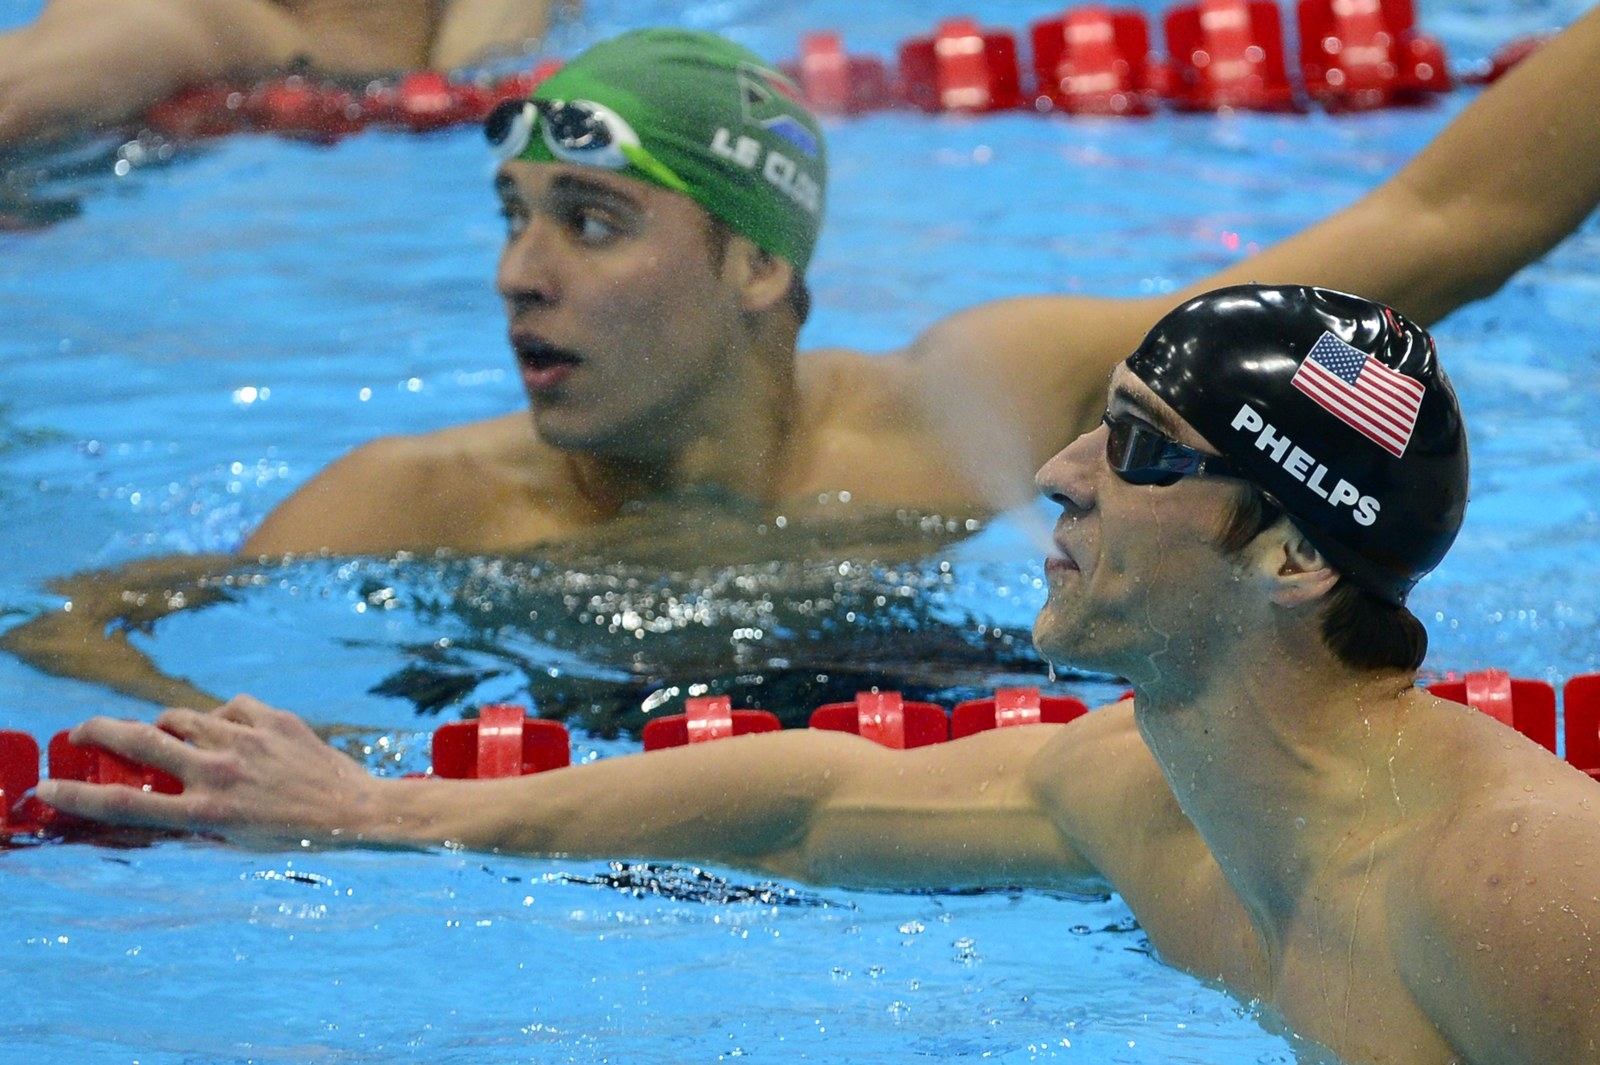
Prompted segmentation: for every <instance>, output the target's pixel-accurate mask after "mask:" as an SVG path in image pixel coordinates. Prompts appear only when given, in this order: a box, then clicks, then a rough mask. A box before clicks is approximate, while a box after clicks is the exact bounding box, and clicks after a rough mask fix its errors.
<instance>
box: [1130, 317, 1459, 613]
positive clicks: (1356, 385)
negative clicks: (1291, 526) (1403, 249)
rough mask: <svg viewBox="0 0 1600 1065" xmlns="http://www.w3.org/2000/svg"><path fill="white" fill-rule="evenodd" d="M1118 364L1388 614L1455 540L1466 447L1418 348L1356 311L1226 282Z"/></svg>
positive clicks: (1410, 330) (1404, 328)
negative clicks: (1123, 363)
mask: <svg viewBox="0 0 1600 1065" xmlns="http://www.w3.org/2000/svg"><path fill="white" fill-rule="evenodd" d="M1127 365H1128V369H1130V370H1132V371H1133V373H1134V375H1135V376H1136V377H1138V378H1139V379H1140V380H1141V381H1143V382H1144V383H1145V384H1147V385H1149V386H1150V388H1151V389H1152V390H1153V391H1154V392H1155V394H1156V395H1158V396H1160V397H1161V398H1162V399H1163V400H1165V401H1166V403H1167V404H1168V405H1169V406H1171V407H1172V409H1173V410H1175V411H1176V412H1177V413H1178V414H1179V415H1180V416H1181V417H1182V418H1183V420H1184V421H1186V422H1188V423H1189V424H1190V425H1191V426H1193V427H1194V429H1195V431H1196V432H1198V433H1199V434H1200V435H1201V436H1203V437H1205V438H1206V440H1207V441H1208V442H1209V443H1210V444H1211V445H1212V446H1213V447H1215V448H1216V449H1217V450H1218V451H1220V452H1221V453H1222V454H1223V455H1225V456H1226V457H1227V458H1228V459H1229V460H1231V461H1232V462H1233V463H1235V464H1236V465H1238V466H1240V467H1241V468H1242V469H1243V470H1244V471H1246V473H1247V474H1248V475H1249V477H1250V478H1251V480H1253V481H1254V482H1255V483H1256V484H1257V485H1259V486H1260V487H1261V488H1262V489H1264V490H1265V491H1267V492H1268V493H1270V494H1271V495H1273V496H1274V497H1276V499H1277V500H1278V502H1279V503H1281V504H1282V506H1283V508H1284V510H1285V511H1286V512H1287V513H1288V515H1289V517H1290V519H1291V520H1292V521H1293V522H1294V523H1295V525H1296V526H1298V527H1299V529H1300V530H1301V531H1302V532H1303V533H1305V535H1306V538H1307V539H1308V540H1310V541H1311V542H1312V544H1314V545H1315V546H1316V548H1317V550H1318V551H1321V552H1322V554H1323V555H1324V556H1325V557H1326V558H1327V559H1328V561H1329V562H1331V563H1332V564H1333V565H1334V567H1335V568H1336V569H1338V570H1339V571H1340V572H1341V573H1343V574H1344V575H1345V576H1347V577H1349V579H1350V580H1352V581H1354V582H1355V583H1356V584H1357V585H1359V586H1360V587H1362V588H1364V589H1366V590H1367V591H1369V592H1371V593H1372V594H1373V595H1375V596H1377V597H1378V598H1379V599H1382V600H1383V601H1384V602H1387V603H1391V604H1393V605H1396V606H1399V605H1401V604H1403V603H1404V602H1405V599H1406V595H1407V593H1409V592H1410V591H1411V589H1412V587H1413V586H1414V585H1415V584H1416V583H1417V581H1418V580H1420V579H1421V578H1422V576H1423V574H1425V573H1427V572H1428V571H1429V570H1431V569H1433V567H1435V566H1437V565H1438V564H1439V560H1440V559H1442V558H1444V555H1445V552H1446V551H1448V550H1449V549H1450V545H1451V543H1453V542H1454V541H1455V538H1456V533H1457V532H1458V531H1459V530H1460V528H1461V518H1462V515H1463V513H1464V512H1465V511H1466V506H1467V440H1466V429H1465V427H1464V426H1463V425H1462V422H1461V408H1460V406H1459V404H1458V403H1457V402H1456V394H1455V390H1454V389H1453V388H1451V387H1450V381H1449V379H1448V378H1447V377H1445V374H1444V370H1443V369H1441V368H1440V366H1439V358H1438V353H1437V351H1436V350H1435V349H1434V344H1433V338H1432V337H1430V336H1429V335H1428V334H1427V333H1426V332H1425V331H1424V330H1423V329H1422V328H1421V327H1419V326H1417V325H1415V324H1414V323H1412V322H1410V321H1407V320H1406V319H1405V318H1403V317H1401V316H1400V315H1399V314H1397V313H1396V312H1394V311H1392V310H1390V309H1389V308H1388V307H1384V306H1382V305H1381V304H1377V303H1373V302H1372V301H1371V300H1365V299H1362V298H1361V297H1359V296H1350V295H1346V294H1345V293H1342V292H1332V291H1329V290H1327V289H1320V288H1307V287H1299V286H1283V287H1274V286H1266V285H1239V286H1236V287H1233V288H1224V289H1218V290H1217V291H1215V292H1208V293H1206V294H1205V295H1202V296H1197V297H1196V298H1194V299H1192V300H1190V301H1189V302H1187V303H1185V304H1183V305H1182V306H1181V307H1179V308H1178V309H1176V310H1174V311H1172V312H1171V313H1169V314H1168V315H1167V316H1166V317H1164V318H1162V319H1161V321H1159V322H1157V323H1156V326H1155V328H1154V329H1152V330H1151V331H1150V333H1149V334H1148V335H1147V336H1146V337H1145V339H1144V342H1143V343H1142V344H1140V345H1139V349H1138V350H1137V351H1135V352H1134V353H1133V354H1132V355H1130V356H1128V362H1127Z"/></svg>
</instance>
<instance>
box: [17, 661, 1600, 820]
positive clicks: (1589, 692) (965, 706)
mask: <svg viewBox="0 0 1600 1065" xmlns="http://www.w3.org/2000/svg"><path fill="white" fill-rule="evenodd" d="M1427 690H1428V691H1429V692H1430V693H1432V694H1433V695H1436V696H1438V697H1439V698H1442V699H1449V700H1451V701H1454V702H1460V703H1462V704H1464V705H1467V706H1471V707H1474V708H1476V709H1477V710H1479V711H1481V712H1483V713H1486V714H1488V715H1490V716H1492V717H1495V718H1496V719H1498V720H1499V721H1501V722H1502V723H1504V724H1507V725H1509V726H1510V727H1512V728H1515V729H1516V730H1517V731H1518V732H1521V733H1522V734H1523V735H1525V736H1527V737H1528V738H1529V739H1530V740H1532V741H1533V742H1535V743H1538V744H1539V745H1540V746H1542V747H1544V748H1545V749H1546V750H1548V751H1551V752H1552V753H1554V752H1555V751H1556V693H1555V689H1554V688H1553V687H1552V686H1551V685H1550V684H1548V683H1546V682H1545V681H1542V680H1530V679H1524V678H1520V677H1512V676H1510V675H1509V674H1508V673H1506V672H1505V671H1504V670H1480V671H1476V672H1472V673H1468V674H1466V675H1465V676H1464V677H1461V678H1459V679H1448V680H1442V681H1436V682H1434V683H1433V684H1430V685H1428V686H1427ZM1561 699H1562V702H1563V704H1564V715H1565V728H1564V730H1563V737H1564V741H1565V757H1566V760H1567V761H1568V762H1569V763H1571V764H1572V765H1573V766H1574V767H1576V768H1578V769H1580V770H1582V771H1584V772H1586V773H1588V774H1589V775H1590V776H1591V777H1594V778H1596V779H1600V673H1591V674H1582V675H1579V676H1574V677H1572V678H1570V679H1569V680H1568V681H1567V682H1566V684H1565V686H1564V687H1563V689H1562V692H1561ZM1086 713H1088V707H1087V705H1086V704H1085V703H1083V702H1082V701H1081V700H1078V699H1074V698H1071V697H1070V696H1051V695H1041V694H1040V693H1039V691H1038V689H1036V688H1000V689H997V690H996V691H995V693H994V695H993V696H990V697H987V698H982V699H970V700H967V701H965V702H962V703H958V704H957V705H956V706H955V708H954V710H953V711H952V712H950V713H948V714H947V713H946V712H945V710H944V708H943V707H941V706H939V705H937V704H935V703H926V702H914V701H910V700H906V699H904V698H902V697H901V695H900V693H899V692H893V691H888V692H862V693H860V694H859V695H857V696H856V698H855V700H854V701H852V702H848V703H829V704H826V705H823V706H820V707H818V708H817V709H816V710H815V711H814V712H813V713H812V715H811V719H810V727H811V728H815V729H827V730H832V731H837V732H850V733H854V734H856V735H858V736H862V737H863V738H866V739H869V740H872V741H873V742H875V743H879V744H881V745H883V746H885V747H890V748H893V749H896V750H909V749H911V748H914V747H922V746H927V745H929V744H935V743H944V742H946V741H947V740H952V739H962V738H964V737H966V736H971V735H973V734H975V733H978V732H984V731H987V730H990V729H995V728H1013V727H1021V726H1027V725H1033V724H1065V723H1068V722H1071V721H1074V720H1076V719H1077V718H1079V717H1082V716H1083V715H1084V714H1086ZM780 728H781V725H780V723H779V720H778V718H777V716H776V715H774V714H771V713H769V712H767V711H765V710H736V709H734V708H733V705H732V700H731V699H729V697H728V696H725V695H720V696H703V697H695V698H691V699H688V700H686V703H685V711H684V713H682V714H678V715H674V716H671V717H664V718H655V719H652V720H651V721H650V722H648V723H647V724H646V725H645V728H644V734H643V743H644V749H645V750H646V751H657V750H662V749H664V748H668V747H682V746H685V745H688V744H696V743H706V742H714V741H716V740H720V739H726V738H730V737H733V736H743V735H748V734H750V733H756V732H776V731H778V730H779V729H780ZM39 754H40V751H39V745H38V743H37V742H36V741H35V740H34V738H33V737H32V736H30V735H28V734H27V733H25V732H17V731H12V730H0V844H3V843H5V842H6V841H7V840H9V839H15V838H19V837H36V838H59V837H71V838H80V837H82V838H93V839H98V838H102V837H108V838H109V837H114V836H115V835H116V830H114V829H111V828H110V827H109V826H101V825H95V824H93V823H92V822H87V821H83V820H80V819H77V818H73V817H70V816H68V815H66V814H63V813H61V812H60V811H58V810H55V809H53V808H51V807H49V806H47V805H45V804H44V803H43V802H41V801H39V799H38V798H37V797H36V796H35V795H34V794H33V790H34V788H35V787H37V785H38V783H39ZM48 762H49V775H50V776H51V777H52V778H54V779H58V780H81V781H86V782H88V783H93V784H118V785H122V786H124V787H134V788H140V789H143V790H146V791H155V792H161V793H163V794H169V795H176V794H180V793H181V792H182V790H183V785H182V782H180V781H179V780H177V779H176V778H175V777H173V776H171V775H170V774H167V773H164V772H162V771H160V770H158V769H153V768H151V767H149V766H144V765H140V764H138V763H136V762H132V761H129V760H128V759H125V758H122V757H120V756H118V755H115V754H112V753H111V752H109V751H105V750H101V749H99V748H96V747H84V746H79V745H77V744H74V743H72V742H71V741H70V740H68V739H67V733H65V732H60V733H57V734H56V735H55V736H54V737H52V739H51V741H50V743H49V745H48ZM570 763H571V742H570V739H569V736H568V733H567V729H566V727H565V726H564V725H562V724H561V723H560V722H556V721H546V720H543V719H540V718H530V717H528V716H527V714H526V713H525V712H524V710H523V709H522V708H521V707H519V706H508V705H494V706H486V707H484V708H483V709H482V710H480V711H479V714H478V717H477V718H476V719H474V720H468V721H456V722H451V723H449V724H446V725H441V726H440V727H439V728H438V729H437V730H435V732H434V734H433V765H432V768H431V770H430V771H429V773H427V774H417V775H423V776H433V777H439V778H445V779H455V780H489V779H493V778H502V777H513V776H526V775H529V774H533V773H542V772H546V771H549V770H552V769H560V768H562V767H565V766H567V765H569V764H570Z"/></svg>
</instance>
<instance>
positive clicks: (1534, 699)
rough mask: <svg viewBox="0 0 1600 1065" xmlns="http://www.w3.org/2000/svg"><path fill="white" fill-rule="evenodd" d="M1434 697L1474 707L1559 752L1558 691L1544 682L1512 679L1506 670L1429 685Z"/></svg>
mask: <svg viewBox="0 0 1600 1065" xmlns="http://www.w3.org/2000/svg"><path fill="white" fill-rule="evenodd" d="M1428 691H1429V693H1430V694H1433V695H1437V696H1438V697H1439V698H1441V699H1448V700H1450V701H1451V702H1453V703H1462V704H1464V705H1466V706H1470V707H1473V708H1474V709H1477V710H1479V711H1481V712H1483V713H1485V714H1488V715H1489V716H1490V717H1492V718H1494V719H1495V720H1496V721H1499V722H1500V723H1501V724H1502V725H1505V726H1506V727H1508V728H1514V729H1516V730H1517V731H1518V732H1520V733H1522V734H1523V735H1524V736H1526V737H1528V738H1529V739H1530V740H1532V741H1533V742H1535V743H1537V744H1538V745H1539V746H1541V747H1543V748H1544V749H1545V750H1547V751H1549V752H1550V753H1551V754H1554V753H1556V692H1555V689H1554V688H1553V687H1551V686H1550V685H1549V684H1547V683H1545V682H1544V681H1542V680H1525V679H1523V678H1521V677H1512V676H1511V675H1510V674H1509V673H1507V672H1506V671H1505V670H1503V669H1485V670H1479V671H1477V672H1473V673H1468V674H1467V675H1466V676H1464V677H1462V678H1461V679H1460V680H1441V681H1435V682H1434V683H1432V684H1430V685H1428Z"/></svg>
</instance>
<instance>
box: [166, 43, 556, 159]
mask: <svg viewBox="0 0 1600 1065" xmlns="http://www.w3.org/2000/svg"><path fill="white" fill-rule="evenodd" d="M560 65H561V64H560V62H559V61H557V60H547V61H545V62H543V63H541V64H539V65H538V66H537V67H535V68H534V69H533V70H531V71H528V72H526V73H522V74H517V75H514V76H512V77H508V78H502V79H500V80H498V81H494V82H477V81H462V80H457V79H453V78H451V77H449V76H448V75H445V74H441V73H438V72H436V71H426V70H425V71H417V72H414V73H411V74H407V75H405V76H404V77H402V78H400V79H399V80H397V81H374V82H371V83H370V84H368V85H366V86H365V87H364V88H352V87H351V86H348V85H342V84H339V83H336V82H327V81H318V80H315V79H312V78H306V77H302V76H300V75H290V76H289V77H285V78H280V79H277V80H275V81H269V82H263V83H261V84H259V85H254V86H248V87H241V86H237V85H216V84H209V85H196V86H192V87H190V88H187V89H183V90H181V91H180V92H178V93H176V94H174V95H173V96H171V97H169V98H167V99H166V100H163V101H161V102H160V103H158V104H155V105H154V106H153V107H151V108H150V109H149V110H148V111H146V112H145V116H144V124H145V125H146V126H148V127H149V128H150V129H151V130H152V131H154V132H155V133H158V134H161V135H162V136H165V137H170V138H173V139H177V140H198V139H203V138H206V137H218V136H222V135H223V134H227V133H244V132H254V133H275V134H278V135H279V136H284V137H290V138H295V139H300V140H311V141H316V142H319V143H331V142H333V141H337V140H339V139H340V138H342V137H346V136H349V135H351V134H353V133H358V132H360V131H361V130H364V129H368V128H378V129H393V130H403V131H408V132H412V133H428V132H432V131H434V130H440V129H447V128H450V127H453V126H459V125H462V124H465V123H471V122H482V121H483V120H484V118H485V117H487V116H488V114H489V112H490V111H492V110H494V108H495V106H496V105H497V104H499V103H501V102H502V101H504V100H518V99H522V98H524V97H526V96H527V95H528V94H529V93H531V92H533V90H534V89H535V88H536V87H537V86H538V84H539V82H541V81H543V80H544V79H545V78H547V77H549V76H550V75H551V74H552V73H554V72H555V71H556V70H557V69H559V68H560Z"/></svg>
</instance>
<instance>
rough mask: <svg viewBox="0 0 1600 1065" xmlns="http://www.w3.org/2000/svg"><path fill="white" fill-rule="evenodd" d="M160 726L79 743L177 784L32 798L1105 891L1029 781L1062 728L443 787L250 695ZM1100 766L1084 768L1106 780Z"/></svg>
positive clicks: (663, 758) (261, 832)
mask: <svg viewBox="0 0 1600 1065" xmlns="http://www.w3.org/2000/svg"><path fill="white" fill-rule="evenodd" d="M158 725H159V726H160V727H159V728H158V727H155V726H151V725H143V724H136V723H132V722H126V721H114V720H110V719H107V718H97V719H95V720H93V721H90V722H87V723H85V724H84V725H82V726H80V727H79V728H78V729H76V730H74V732H73V740H74V741H75V742H78V743H93V744H97V745H100V746H105V747H108V748H111V749H113V750H116V751H118V752H119V753H122V754H124V755H127V756H128V757H131V758H134V759H136V760H138V761H140V762H143V763H145V764H148V765H153V766H156V767H158V768H162V769H165V770H167V771H168V772H171V773H173V774H175V775H176V776H178V777H179V778H180V779H181V780H182V781H183V782H184V792H183V794H181V795H161V794H156V793H149V792H140V791H136V790H134V789H131V788H126V787H121V786H116V785H106V786H97V785H89V784H79V783H75V782H69V781H48V782H44V783H41V785H40V790H39V795H40V797H41V798H42V799H44V800H45V801H46V802H49V803H51V804H52V805H55V806H58V807H60V808H62V809H65V810H67V811H69V812H71V813H76V814H79V815H83V816H88V817H92V818H96V819H99V820H107V821H114V822H120V823H134V824H148V825H163V826H167V827H179V828H190V829H200V830H205V831H212V832H218V833H220V834H222V835H225V836H228V837H231V838H236V839H242V840H252V841H275V842H285V841H292V842H298V841H300V840H302V839H309V840H312V841H315V842H322V843H328V844H343V845H365V846H392V845H428V844H440V843H446V842H450V843H455V844H459V845H463V846H466V847H469V848H473V849H479V850H501V851H514V852H520V853H532V854H561V855H574V856H595V857H600V856H604V857H620V856H634V857H651V858H663V859H674V860H685V861H704V862H717V863H725V864H730V865H736V866H740V867H744V868H749V869H756V870H761V871H764V872H768V873H772V874H775V875H781V876H787V877H795V878H799V879H804V880H811V881H822V882H828V883H840V884H854V885H864V886H877V887H967V886H982V885H1017V886H1045V887H1052V888H1061V889H1071V890H1078V891H1098V890H1104V889H1105V887H1106V885H1105V884H1104V882H1103V879H1102V878H1101V877H1100V875H1099V874H1098V873H1097V872H1096V871H1095V870H1094V868H1092V867H1091V866H1090V865H1089V864H1088V863H1087V862H1086V861H1085V860H1084V859H1083V858H1082V857H1081V856H1080V855H1079V853H1078V851H1077V849H1076V848H1075V846H1074V845H1073V843H1072V842H1071V841H1070V840H1069V839H1068V838H1067V836H1066V835H1065V834H1064V833H1063V832H1062V830H1061V827H1060V825H1059V824H1058V823H1057V817H1056V814H1055V812H1054V811H1053V810H1052V804H1051V803H1050V802H1048V801H1047V800H1046V798H1045V794H1046V792H1047V790H1048V785H1046V784H1043V783H1042V782H1044V781H1047V780H1049V779H1052V778H1053V777H1055V776H1056V775H1057V772H1058V771H1059V768H1060V767H1059V764H1058V763H1059V762H1060V761H1061V760H1062V759H1063V758H1064V752H1068V751H1070V750H1071V748H1072V740H1073V736H1072V729H1073V726H1033V727H1029V728H1019V729H1003V730H996V731H994V732H990V733H984V734H982V735H979V736H975V737H972V738H970V739H965V740H961V741H959V742H956V743H948V744H940V745H936V746H933V747H924V748H920V749H917V750H912V751H891V750H888V749H886V748H882V747H879V746H878V745H876V744H873V743H871V742H869V741H866V740H862V739H859V738H858V737H855V736H850V735H846V734H843V733H831V732H821V731H814V730H809V729H794V730H789V731H785V732H780V733H769V734H766V735H755V736H744V737H740V738H738V739H732V740H719V741H717V742H714V743H707V744H695V745H692V746H689V747H681V748H675V749H672V750H667V751H657V752H652V753H650V754H643V755H633V756H627V757H621V758H611V759H603V760H601V761H599V762H594V763H590V764H588V765H582V766H574V767H571V768H568V769H559V770H554V771H551V772H546V773H540V774H537V775H534V776H528V777H514V778H508V779H502V780H486V781H451V780H400V779H380V778H376V777H373V776H371V775H369V774H368V773H367V772H366V771H365V770H364V769H362V768H361V767H360V766H358V765H357V764H356V763H355V762H353V761H351V760H350V759H348V758H346V757H345V756H344V755H342V754H339V753H338V752H336V751H334V750H333V749H332V748H331V747H328V746H327V745H326V744H324V743H322V742H321V741H320V740H318V739H317V738H316V736H315V735H314V734H312V732H311V730H310V729H309V728H308V727H307V726H306V724H305V723H304V722H303V721H301V720H300V719H299V718H297V717H295V716H294V715H292V714H288V713H285V712H283V711H279V710H273V709H271V708H270V707H267V706H266V705H264V704H262V703H260V702H257V701H256V700H253V699H250V698H248V697H239V698H236V699H234V700H233V701H231V702H229V703H228V704H227V705H226V706H224V707H223V708H222V709H220V710H218V711H215V712H214V713H210V714H200V713H196V712H193V711H188V710H172V711H168V712H167V713H165V714H163V715H162V717H161V718H160V719H159V721H158ZM163 730H167V731H163ZM1030 767H1034V768H1032V769H1031V770H1030ZM1046 768H1048V769H1049V771H1048V772H1046V771H1045V770H1046ZM1114 768H1115V767H1114V766H1111V765H1106V764H1099V765H1097V767H1096V772H1097V773H1099V774H1104V775H1105V776H1106V777H1107V778H1108V779H1111V778H1113V777H1114V772H1113V771H1114ZM1112 790H1115V789H1114V788H1113V789H1112Z"/></svg>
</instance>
